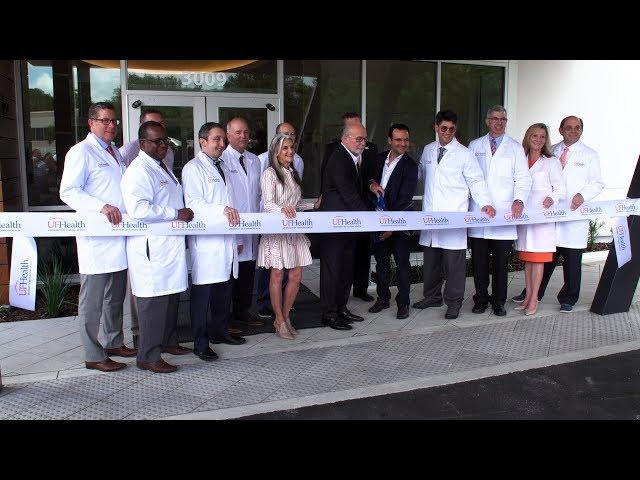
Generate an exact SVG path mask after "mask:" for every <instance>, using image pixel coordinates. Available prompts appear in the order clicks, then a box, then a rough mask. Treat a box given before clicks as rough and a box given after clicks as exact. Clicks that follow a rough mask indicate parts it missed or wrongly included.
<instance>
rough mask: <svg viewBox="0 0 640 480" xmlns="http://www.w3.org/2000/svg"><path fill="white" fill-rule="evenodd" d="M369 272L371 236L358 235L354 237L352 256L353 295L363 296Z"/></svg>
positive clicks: (367, 283) (365, 291)
mask: <svg viewBox="0 0 640 480" xmlns="http://www.w3.org/2000/svg"><path fill="white" fill-rule="evenodd" d="M370 271H371V234H370V233H358V234H356V236H355V252H354V255H353V294H354V295H355V296H361V295H365V294H366V293H367V287H368V286H369V272H370Z"/></svg>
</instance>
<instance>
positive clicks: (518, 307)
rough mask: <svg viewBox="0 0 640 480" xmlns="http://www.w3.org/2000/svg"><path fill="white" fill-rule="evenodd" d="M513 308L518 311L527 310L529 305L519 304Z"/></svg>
mask: <svg viewBox="0 0 640 480" xmlns="http://www.w3.org/2000/svg"><path fill="white" fill-rule="evenodd" d="M513 309H514V310H518V311H520V310H526V309H527V307H525V306H523V305H518V306H517V307H514V308H513Z"/></svg>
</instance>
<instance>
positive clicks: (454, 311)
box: [444, 305, 460, 320]
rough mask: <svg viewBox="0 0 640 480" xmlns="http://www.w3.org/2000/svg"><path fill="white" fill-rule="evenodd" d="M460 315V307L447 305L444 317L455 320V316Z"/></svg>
mask: <svg viewBox="0 0 640 480" xmlns="http://www.w3.org/2000/svg"><path fill="white" fill-rule="evenodd" d="M458 315H460V307H458V306H453V305H449V306H448V307H447V313H445V314H444V318H446V319H448V320H453V319H454V318H458Z"/></svg>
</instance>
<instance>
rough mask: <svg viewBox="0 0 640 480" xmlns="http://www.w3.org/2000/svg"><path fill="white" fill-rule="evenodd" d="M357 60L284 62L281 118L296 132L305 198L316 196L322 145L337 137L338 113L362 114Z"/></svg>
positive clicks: (359, 70)
mask: <svg viewBox="0 0 640 480" xmlns="http://www.w3.org/2000/svg"><path fill="white" fill-rule="evenodd" d="M361 71H362V62H361V61H360V60H326V61H316V60H285V61H284V119H285V121H287V122H290V123H292V124H293V126H294V127H295V128H296V130H297V132H298V138H297V142H298V146H297V148H298V153H299V154H300V156H301V157H302V158H303V160H304V177H303V190H304V192H303V193H304V195H305V196H306V197H313V196H317V195H319V194H320V164H321V162H322V156H323V154H324V150H325V145H326V144H327V143H329V142H331V141H333V140H336V139H338V138H339V136H340V129H341V127H342V119H341V117H342V114H343V113H345V112H357V113H360V112H361V111H362V79H361V77H362V75H361Z"/></svg>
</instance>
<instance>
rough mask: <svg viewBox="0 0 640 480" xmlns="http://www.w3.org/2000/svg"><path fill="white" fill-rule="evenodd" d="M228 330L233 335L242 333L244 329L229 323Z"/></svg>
mask: <svg viewBox="0 0 640 480" xmlns="http://www.w3.org/2000/svg"><path fill="white" fill-rule="evenodd" d="M227 331H228V332H229V333H230V334H231V335H241V334H242V329H241V328H237V327H232V326H231V325H227Z"/></svg>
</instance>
